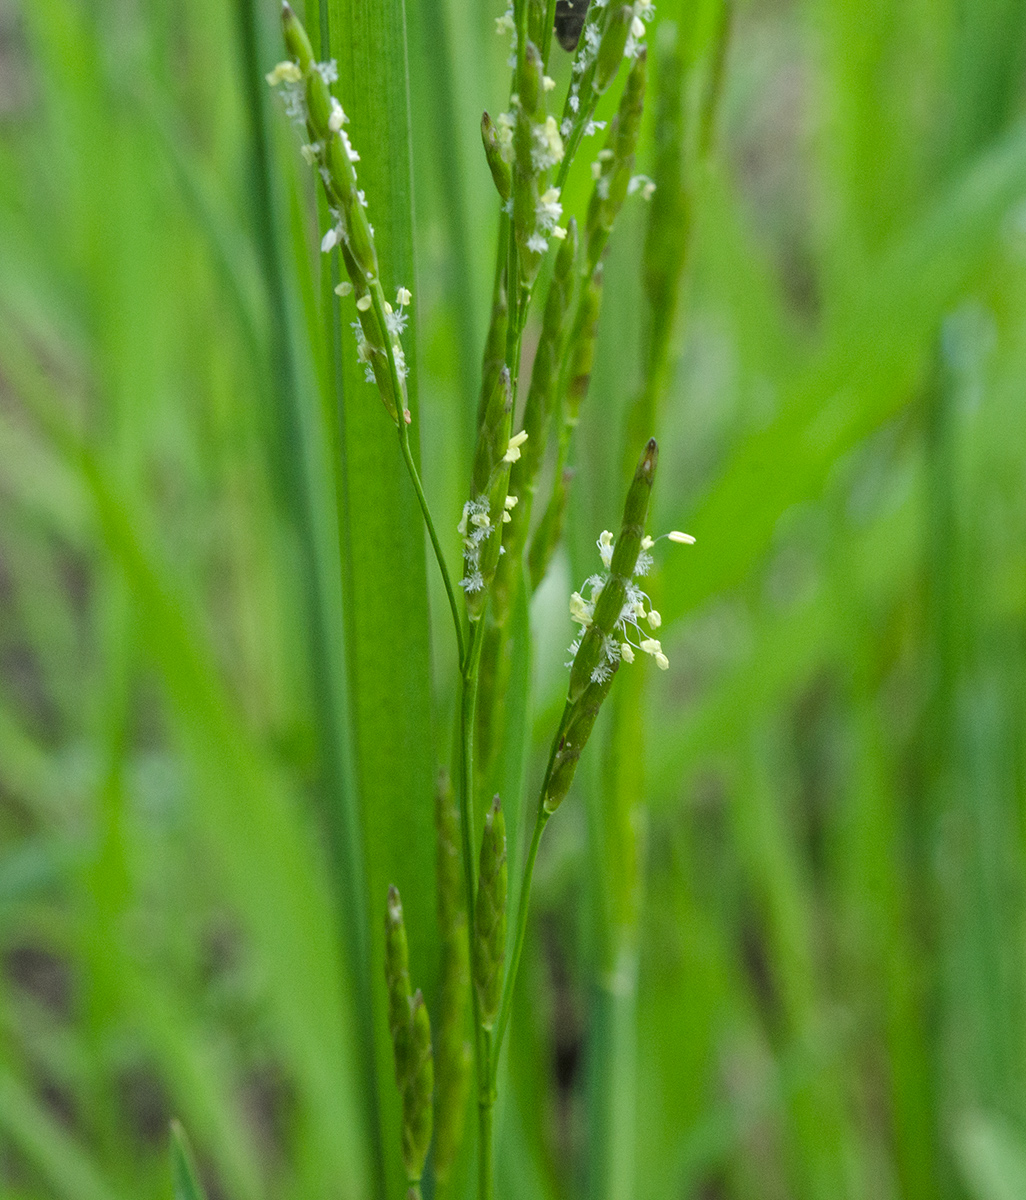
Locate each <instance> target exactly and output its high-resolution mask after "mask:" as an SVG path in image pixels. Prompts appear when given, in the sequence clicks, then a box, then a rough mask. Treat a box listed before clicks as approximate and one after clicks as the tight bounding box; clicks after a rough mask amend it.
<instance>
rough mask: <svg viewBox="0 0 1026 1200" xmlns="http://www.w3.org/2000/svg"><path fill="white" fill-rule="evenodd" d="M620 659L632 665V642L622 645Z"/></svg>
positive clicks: (622, 643)
mask: <svg viewBox="0 0 1026 1200" xmlns="http://www.w3.org/2000/svg"><path fill="white" fill-rule="evenodd" d="M620 657H621V658H622V659H623V661H624V662H625V663H632V662H633V661H634V649H633V647H632V646H631V644H630V642H621V643H620Z"/></svg>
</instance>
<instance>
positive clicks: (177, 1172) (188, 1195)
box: [171, 1121, 207, 1200]
mask: <svg viewBox="0 0 1026 1200" xmlns="http://www.w3.org/2000/svg"><path fill="white" fill-rule="evenodd" d="M171 1188H172V1197H173V1200H207V1196H206V1192H205V1191H204V1190H203V1185H202V1184H201V1183H200V1181H199V1176H198V1173H197V1171H196V1164H195V1161H194V1160H193V1157H192V1149H191V1147H190V1146H189V1139H188V1138H187V1137H186V1136H185V1130H184V1129H183V1128H182V1126H181V1125H180V1124H179V1122H178V1121H172V1122H171Z"/></svg>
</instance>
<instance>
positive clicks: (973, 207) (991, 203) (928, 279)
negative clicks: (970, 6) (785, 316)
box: [663, 125, 1026, 622]
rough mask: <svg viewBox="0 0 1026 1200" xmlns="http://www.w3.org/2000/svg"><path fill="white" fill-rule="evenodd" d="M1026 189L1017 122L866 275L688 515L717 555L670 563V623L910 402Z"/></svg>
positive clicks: (741, 567) (742, 563)
mask: <svg viewBox="0 0 1026 1200" xmlns="http://www.w3.org/2000/svg"><path fill="white" fill-rule="evenodd" d="M1024 185H1026V127H1024V126H1022V125H1018V126H1016V127H1015V128H1014V129H1013V130H1012V131H1011V132H1010V133H1009V134H1008V135H1007V136H1006V137H1004V138H1003V139H1002V140H1001V141H1000V142H999V143H998V145H997V146H995V147H994V148H992V149H991V150H990V151H989V152H988V153H986V154H985V155H984V156H983V157H982V158H981V159H980V160H978V161H977V162H976V163H975V164H973V166H972V167H971V169H970V170H968V171H967V172H966V174H964V175H963V177H962V178H961V179H960V180H958V182H957V183H956V184H955V186H954V187H953V188H952V189H951V190H950V191H949V192H948V193H947V194H945V195H944V196H942V197H941V199H940V201H938V202H937V203H936V204H935V205H934V207H933V208H932V210H931V211H930V212H929V213H928V214H927V215H926V216H925V217H924V218H923V220H922V221H921V222H920V223H919V224H917V225H916V226H915V227H914V228H913V229H912V230H911V231H910V232H909V233H907V234H906V235H905V236H904V237H902V238H901V239H900V241H899V243H898V244H897V245H896V246H894V247H893V249H892V250H891V251H890V252H889V253H887V254H886V255H885V256H884V258H883V259H882V261H881V262H880V263H879V265H878V267H877V268H876V269H875V270H873V271H871V272H869V273H868V274H867V278H868V279H870V280H871V284H870V285H867V287H866V288H865V291H864V293H863V295H862V297H861V298H860V300H859V302H858V303H857V304H856V305H854V306H853V307H852V309H851V311H850V312H849V313H848V314H847V315H846V316H843V317H842V318H840V319H839V322H838V324H837V326H836V327H835V328H834V329H833V330H832V331H831V333H830V334H829V336H828V337H827V339H826V341H825V343H824V346H823V349H822V350H821V351H820V352H819V353H818V354H817V355H816V357H815V360H814V362H813V364H812V365H811V366H810V367H809V369H808V370H807V371H806V372H804V373H803V375H802V376H801V377H800V378H799V379H798V380H797V381H796V382H795V384H794V385H793V386H792V387H791V388H790V389H788V392H787V394H786V395H785V396H784V397H782V400H781V405H780V415H779V416H778V417H777V418H776V419H775V420H774V421H773V422H772V424H771V425H769V426H768V427H767V428H765V429H763V430H761V431H759V432H757V433H754V434H752V435H750V436H749V437H748V438H746V439H745V440H744V441H742V442H741V443H740V445H739V446H738V448H737V449H736V450H735V451H734V453H733V454H732V456H731V458H730V460H729V461H728V462H727V464H726V465H725V467H724V470H723V472H722V474H721V475H720V477H719V479H718V480H717V481H716V483H715V484H714V485H713V487H712V488H711V489H710V491H709V493H708V494H707V496H706V498H705V500H704V501H703V502H702V504H701V506H700V507H699V509H698V511H697V512H696V513H695V514H694V516H693V517H692V518H691V519H690V523H689V525H688V526H687V527H688V530H689V532H692V533H694V534H695V535H696V537H697V538H698V541H699V544H700V545H701V544H708V545H712V546H715V548H716V553H715V555H710V556H709V558H707V559H701V561H700V559H699V555H698V554H697V553H696V555H694V556H691V557H688V558H687V559H686V560H685V557H684V556H681V555H678V556H675V557H673V558H670V559H669V560H668V562H667V565H666V569H665V575H666V597H667V598H666V602H665V606H664V614H663V616H664V622H665V621H666V620H667V619H668V618H669V619H671V620H672V619H674V618H676V617H677V616H678V615H679V614H680V613H682V612H686V611H688V610H690V609H692V608H693V607H694V606H695V605H696V604H697V603H699V602H700V601H701V600H702V599H704V598H705V597H706V596H709V595H711V594H713V593H715V592H717V591H720V590H723V589H725V588H729V587H732V586H734V585H735V584H737V583H738V582H739V581H740V580H741V579H742V578H743V577H744V575H745V572H746V571H747V570H748V569H749V567H750V566H751V564H752V562H753V560H755V559H756V558H757V557H758V556H759V555H760V554H762V553H763V552H764V550H765V548H766V546H767V545H768V544H769V541H770V538H771V537H772V533H773V529H774V527H775V525H776V522H777V520H778V518H779V516H780V514H781V513H782V512H783V511H784V510H785V509H786V508H787V507H788V506H789V505H791V504H794V503H796V502H797V501H799V500H802V499H804V498H806V497H808V496H810V495H814V494H816V493H817V492H818V491H819V489H820V488H821V487H822V484H823V480H824V479H825V477H826V474H827V472H828V471H829V470H830V468H831V466H832V465H833V463H834V462H835V461H836V459H837V457H838V456H839V455H840V454H842V453H844V452H845V450H847V449H848V448H849V447H850V446H852V445H854V444H855V443H856V442H857V441H858V440H859V439H860V438H862V437H863V436H865V434H866V433H868V432H869V431H870V430H872V429H874V428H876V427H877V426H878V425H879V424H880V423H882V422H883V421H884V420H886V419H887V418H888V417H890V416H892V415H893V414H894V413H895V412H896V411H897V410H898V409H899V408H900V407H901V406H902V404H904V403H905V402H906V401H907V399H908V397H909V395H910V385H911V383H912V382H913V380H914V378H915V375H916V372H917V371H918V370H920V369H921V367H922V364H923V361H924V357H925V356H926V355H927V354H928V353H929V350H930V346H931V338H932V335H933V333H934V331H935V330H936V328H937V323H938V321H939V320H940V318H941V316H942V315H943V313H944V312H945V309H946V308H947V307H948V306H949V305H951V304H952V303H953V302H954V301H955V300H956V299H957V297H958V296H959V294H960V293H961V292H962V291H963V289H964V288H965V287H966V286H967V285H968V284H969V283H970V281H971V280H972V279H973V277H974V275H975V274H976V273H977V272H978V271H979V270H980V269H981V267H982V266H983V264H984V262H985V261H986V258H987V255H988V253H989V252H990V250H991V247H992V245H993V238H994V234H995V232H996V230H997V228H998V226H999V225H1000V222H1001V221H1002V220H1003V218H1004V217H1005V215H1006V214H1007V212H1008V211H1009V208H1010V207H1011V205H1012V204H1014V202H1015V200H1016V199H1017V197H1018V196H1019V195H1020V194H1021V192H1022V189H1023V187H1024ZM724 530H729V531H730V535H729V537H726V538H724V536H723V531H724Z"/></svg>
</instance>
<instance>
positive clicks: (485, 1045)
mask: <svg viewBox="0 0 1026 1200" xmlns="http://www.w3.org/2000/svg"><path fill="white" fill-rule="evenodd" d="M492 1037H493V1035H492V1031H491V1030H490V1029H483V1030H482V1031H481V1041H482V1049H483V1050H484V1071H483V1073H482V1080H483V1086H482V1088H481V1092H480V1095H479V1098H478V1142H479V1143H480V1148H479V1150H478V1156H477V1189H478V1200H492V1197H493V1195H494V1194H495V1192H494V1188H495V1179H494V1175H495V1171H494V1168H493V1165H492V1129H493V1126H494V1124H495V1080H494V1078H493V1074H492V1068H491V1063H492V1059H493V1057H497V1056H496V1055H495V1054H494V1047H493V1042H492Z"/></svg>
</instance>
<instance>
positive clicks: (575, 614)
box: [570, 592, 592, 628]
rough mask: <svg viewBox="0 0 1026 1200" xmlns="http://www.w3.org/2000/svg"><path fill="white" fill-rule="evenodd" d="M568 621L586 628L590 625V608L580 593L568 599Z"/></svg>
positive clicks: (575, 593)
mask: <svg viewBox="0 0 1026 1200" xmlns="http://www.w3.org/2000/svg"><path fill="white" fill-rule="evenodd" d="M570 619H571V620H572V621H576V622H577V624H578V625H582V626H584V628H587V627H588V626H589V625H590V624H591V619H592V606H591V605H590V604H587V603H586V602H585V600H584V597H583V596H582V595H581V593H580V592H574V593H573V594H572V595H571V597H570Z"/></svg>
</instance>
